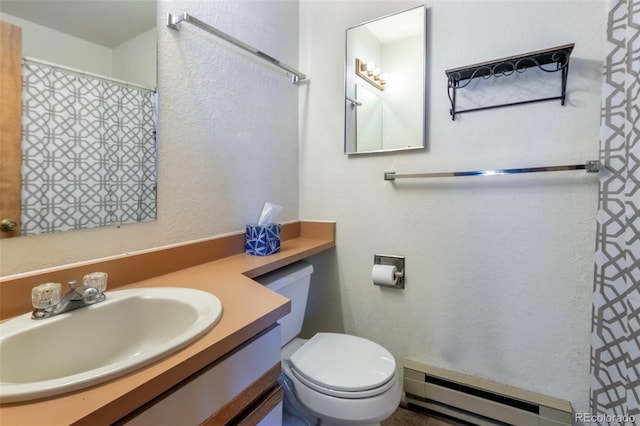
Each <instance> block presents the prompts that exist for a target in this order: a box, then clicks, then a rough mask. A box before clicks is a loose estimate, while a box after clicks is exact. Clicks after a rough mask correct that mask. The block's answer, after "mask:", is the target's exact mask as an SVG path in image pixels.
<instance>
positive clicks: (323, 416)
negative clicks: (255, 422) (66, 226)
mask: <svg viewBox="0 0 640 426" xmlns="http://www.w3.org/2000/svg"><path fill="white" fill-rule="evenodd" d="M312 273H313V266H312V265H311V264H309V263H308V262H306V261H300V262H297V263H294V264H292V265H289V266H286V267H284V268H281V269H278V270H276V271H273V272H271V273H269V274H266V275H262V276H260V277H258V278H256V281H258V282H260V283H261V284H263V285H265V286H266V287H267V288H269V289H271V290H273V291H275V292H277V293H279V294H281V295H283V296H284V297H286V298H288V299H290V300H291V313H289V314H288V315H287V316H285V317H284V318H282V319H281V320H280V321H279V324H280V327H281V333H282V345H281V348H282V350H281V355H282V371H283V374H282V376H281V383H282V385H283V386H284V388H285V403H284V421H283V424H284V425H285V426H288V425H309V426H312V425H317V424H320V425H327V426H328V425H379V424H380V422H381V421H382V420H384V419H386V418H387V417H389V416H391V414H392V413H393V412H394V411H395V410H396V408H397V407H398V404H399V402H400V396H401V390H400V384H399V381H398V375H397V373H396V362H395V359H394V358H393V355H391V353H390V352H389V351H388V350H386V349H385V348H384V347H382V346H380V345H379V344H377V343H374V342H372V341H370V340H367V339H364V338H361V337H357V336H351V335H348V334H341V333H318V334H316V335H314V336H313V337H311V339H308V340H305V339H300V338H298V337H297V336H298V334H299V333H300V331H301V330H302V322H303V320H304V313H305V310H306V305H307V296H308V294H309V283H310V281H311V274H312Z"/></svg>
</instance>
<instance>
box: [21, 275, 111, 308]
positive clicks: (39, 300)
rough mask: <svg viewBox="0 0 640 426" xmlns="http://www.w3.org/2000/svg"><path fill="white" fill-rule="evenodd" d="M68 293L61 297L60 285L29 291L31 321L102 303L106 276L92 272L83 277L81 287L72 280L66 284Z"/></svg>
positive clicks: (53, 284) (46, 285) (42, 286)
mask: <svg viewBox="0 0 640 426" xmlns="http://www.w3.org/2000/svg"><path fill="white" fill-rule="evenodd" d="M67 284H68V285H69V291H68V292H67V293H66V294H65V295H64V296H62V297H61V289H62V284H60V283H46V284H40V285H39V286H37V287H34V288H33V289H32V290H31V301H32V304H33V307H34V308H35V309H34V310H33V312H32V313H31V318H32V319H43V318H49V317H52V316H55V315H58V314H62V313H64V312H69V311H73V310H75V309H79V308H83V307H85V306H89V305H93V304H95V303H98V302H102V301H103V300H105V299H106V296H105V295H104V291H105V290H106V288H107V274H106V273H104V272H94V273H92V274H88V275H85V276H84V279H83V285H80V286H78V282H77V281H75V280H73V281H69V282H68V283H67Z"/></svg>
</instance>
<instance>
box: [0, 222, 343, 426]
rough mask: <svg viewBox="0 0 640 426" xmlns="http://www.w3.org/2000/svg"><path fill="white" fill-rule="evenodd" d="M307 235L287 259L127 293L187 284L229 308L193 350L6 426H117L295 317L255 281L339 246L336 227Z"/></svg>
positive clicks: (167, 277)
mask: <svg viewBox="0 0 640 426" xmlns="http://www.w3.org/2000/svg"><path fill="white" fill-rule="evenodd" d="M307 229H309V230H310V231H309V232H305V227H304V226H303V227H302V230H301V231H300V232H299V235H298V236H295V237H294V238H290V239H287V240H284V241H282V246H281V251H280V253H277V254H274V255H271V256H266V257H258V256H250V255H246V254H244V253H243V254H235V255H231V256H227V257H224V258H220V259H217V260H213V261H210V262H206V263H202V264H200V265H195V266H191V267H188V268H185V269H181V270H177V271H174V272H170V273H166V274H163V275H158V276H155V277H152V278H148V279H145V280H141V281H137V282H133V283H130V284H128V285H126V286H122V287H119V288H118V289H124V288H135V287H157V286H179V287H191V288H195V289H200V290H204V291H208V292H210V293H212V294H214V295H215V296H217V297H218V298H219V299H220V301H221V302H222V306H223V314H222V317H221V319H220V321H219V322H218V324H217V325H216V326H215V327H213V328H212V329H211V330H210V331H209V332H208V333H207V334H205V335H204V336H203V337H201V338H200V339H198V340H197V341H195V342H194V343H192V344H191V345H189V346H187V347H186V348H184V349H182V350H180V351H179V352H176V353H175V354H173V355H171V356H169V357H167V358H165V359H163V360H160V361H158V362H156V363H154V364H151V365H150V366H147V367H145V368H142V369H140V370H138V371H135V372H133V373H130V374H128V375H126V376H124V377H121V378H119V379H115V380H112V381H110V382H107V383H104V384H101V385H98V386H95V387H93V388H88V389H85V390H81V391H77V392H73V393H69V394H65V395H62V396H59V397H54V398H48V399H43V400H39V401H33V402H25V403H16V404H6V405H2V406H0V424H2V425H7V426H13V425H54V424H55V425H57V424H60V425H61V424H65V425H67V424H74V425H85V424H86V425H96V424H111V423H113V422H115V421H117V420H118V419H120V418H122V417H123V416H125V415H127V414H128V413H130V412H132V411H133V410H135V409H136V408H138V407H140V406H141V405H143V404H145V403H146V402H148V401H150V400H151V399H153V398H155V397H156V396H158V395H160V394H161V393H163V392H164V391H166V390H168V389H170V388H172V387H173V386H175V385H176V384H178V383H180V382H181V381H183V380H184V379H186V378H188V377H189V376H191V375H192V374H194V373H195V372H197V371H198V370H200V369H201V368H203V367H205V366H207V365H208V364H210V363H211V362H213V361H215V360H217V359H220V358H221V357H222V356H224V355H225V354H227V353H229V352H230V351H232V350H233V349H234V348H236V347H238V346H239V345H241V344H242V343H243V342H245V341H247V340H248V339H250V338H251V337H253V336H255V335H256V334H258V333H259V332H260V331H262V330H264V329H266V328H267V327H269V326H270V325H271V324H273V323H275V322H276V321H277V320H278V319H280V318H281V317H283V316H284V315H286V314H287V313H288V312H289V311H290V303H289V301H288V299H286V298H284V297H282V296H280V295H279V294H277V293H274V292H272V291H270V290H268V289H266V288H265V287H263V286H262V285H260V284H258V283H257V282H255V281H254V280H252V279H251V277H256V276H258V275H261V274H264V273H266V272H269V271H271V270H274V269H277V268H279V267H282V266H284V265H287V264H290V263H293V262H295V261H297V260H301V259H304V258H306V257H309V256H312V255H314V254H317V253H320V252H322V251H325V250H328V249H330V248H331V247H334V246H335V224H334V223H329V222H327V223H321V225H320V227H319V228H318V227H313V228H311V227H308V228H307ZM319 229H320V230H319ZM107 294H108V293H107ZM79 344H81V342H79ZM70 350H73V349H72V348H71V349H70Z"/></svg>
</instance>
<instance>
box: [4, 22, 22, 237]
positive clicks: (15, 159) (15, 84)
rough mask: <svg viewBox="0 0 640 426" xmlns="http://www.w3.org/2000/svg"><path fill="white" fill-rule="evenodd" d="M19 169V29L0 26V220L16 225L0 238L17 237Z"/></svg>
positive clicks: (18, 224) (20, 152)
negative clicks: (6, 220)
mask: <svg viewBox="0 0 640 426" xmlns="http://www.w3.org/2000/svg"><path fill="white" fill-rule="evenodd" d="M21 165H22V29H21V28H20V27H18V26H16V25H12V24H9V23H7V22H0V220H3V219H8V220H11V221H13V222H15V223H16V229H15V230H13V231H0V238H9V237H17V236H19V235H20V208H21V194H20V192H21V186H22V170H21Z"/></svg>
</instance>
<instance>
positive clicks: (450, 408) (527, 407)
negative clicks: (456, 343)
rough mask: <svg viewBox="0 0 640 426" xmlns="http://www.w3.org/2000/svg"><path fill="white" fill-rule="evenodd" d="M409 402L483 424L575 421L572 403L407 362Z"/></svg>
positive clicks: (552, 425)
mask: <svg viewBox="0 0 640 426" xmlns="http://www.w3.org/2000/svg"><path fill="white" fill-rule="evenodd" d="M404 391H405V397H406V402H407V403H408V404H410V405H411V404H413V405H417V406H420V407H424V408H427V409H429V410H432V411H435V412H438V413H441V414H445V415H447V416H451V417H453V418H456V419H459V420H462V421H465V422H468V423H472V424H475V425H480V426H489V425H517V426H529V425H531V426H533V425H536V426H560V425H571V424H573V409H572V407H571V403H570V402H568V401H564V400H561V399H557V398H551V397H549V396H546V395H542V394H539V393H535V392H530V391H525V390H522V389H517V388H514V387H511V386H506V385H502V384H499V383H494V382H491V381H489V380H484V379H479V378H477V377H473V376H468V375H466V374H460V373H457V372H453V371H448V370H444V369H441V368H436V367H432V366H429V365H425V364H422V363H419V362H416V361H413V360H405V363H404Z"/></svg>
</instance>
